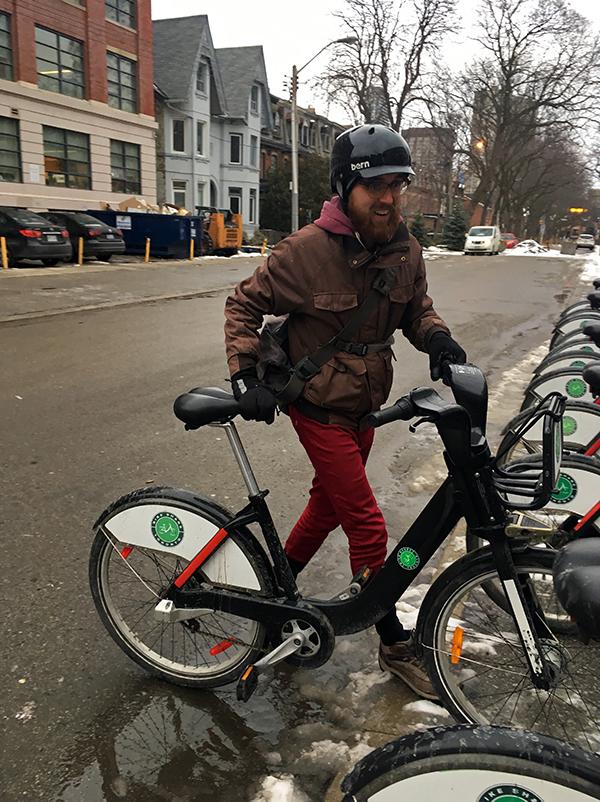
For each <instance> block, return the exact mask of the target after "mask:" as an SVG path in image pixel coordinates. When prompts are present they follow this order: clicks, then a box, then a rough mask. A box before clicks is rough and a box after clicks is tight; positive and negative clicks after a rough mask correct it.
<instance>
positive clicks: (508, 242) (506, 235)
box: [500, 231, 519, 248]
mask: <svg viewBox="0 0 600 802" xmlns="http://www.w3.org/2000/svg"><path fill="white" fill-rule="evenodd" d="M500 239H501V240H502V242H503V243H504V247H505V248H514V247H515V245H518V244H519V238H518V237H517V236H516V235H515V234H512V233H511V232H510V231H505V232H503V233H502V234H500Z"/></svg>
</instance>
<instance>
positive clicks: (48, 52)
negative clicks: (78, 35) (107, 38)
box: [35, 26, 85, 97]
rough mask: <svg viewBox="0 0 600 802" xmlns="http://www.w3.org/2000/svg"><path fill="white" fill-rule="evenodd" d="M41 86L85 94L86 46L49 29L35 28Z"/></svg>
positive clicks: (62, 93)
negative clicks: (84, 55) (84, 49)
mask: <svg viewBox="0 0 600 802" xmlns="http://www.w3.org/2000/svg"><path fill="white" fill-rule="evenodd" d="M35 56H36V63H37V75H38V86H39V87H40V89H49V90H50V91H51V92H60V93H61V95H70V96H71V97H83V95H84V86H85V82H84V77H83V45H82V44H81V42H78V41H77V40H76V39H70V38H69V37H68V36H63V35H62V34H58V33H54V31H49V30H47V29H46V28H39V27H37V26H36V29H35Z"/></svg>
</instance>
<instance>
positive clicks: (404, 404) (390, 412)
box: [362, 395, 416, 429]
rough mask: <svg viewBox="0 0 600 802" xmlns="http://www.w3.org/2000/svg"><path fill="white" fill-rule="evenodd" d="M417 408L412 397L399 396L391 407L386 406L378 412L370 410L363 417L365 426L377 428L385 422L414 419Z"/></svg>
mask: <svg viewBox="0 0 600 802" xmlns="http://www.w3.org/2000/svg"><path fill="white" fill-rule="evenodd" d="M415 414H416V413H415V409H414V406H413V403H412V401H411V400H410V398H409V397H408V396H407V395H405V396H403V397H402V398H399V399H398V400H397V401H396V403H395V404H392V406H391V407H385V408H384V409H380V410H378V411H377V412H370V413H369V414H368V415H365V417H364V418H363V419H362V424H363V426H371V427H372V428H374V429H376V428H377V427H378V426H383V425H384V424H385V423H392V421H395V420H412V418H414V417H415Z"/></svg>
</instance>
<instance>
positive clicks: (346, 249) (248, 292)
mask: <svg viewBox="0 0 600 802" xmlns="http://www.w3.org/2000/svg"><path fill="white" fill-rule="evenodd" d="M387 267H394V268H396V269H397V280H396V285H395V286H394V287H393V288H392V290H391V292H390V294H389V296H388V297H382V298H381V299H380V302H379V304H378V306H377V307H376V309H375V313H374V314H372V315H371V317H370V319H369V320H367V321H366V322H365V323H363V325H362V326H361V328H360V329H359V331H358V334H357V335H356V336H355V337H354V338H353V340H354V341H356V342H360V343H375V342H378V343H379V342H384V341H385V340H386V339H387V338H388V337H390V336H391V335H392V334H393V333H394V332H395V331H396V330H397V329H401V330H402V333H403V334H404V335H405V336H406V337H408V339H409V340H410V342H411V343H412V344H413V345H414V346H415V347H416V348H418V349H419V350H420V351H426V350H427V343H428V340H429V338H430V337H431V335H432V334H433V332H434V331H436V330H438V331H439V330H442V331H445V332H448V327H447V326H446V324H445V323H444V321H443V320H442V319H441V318H440V317H439V315H438V314H437V313H436V311H435V310H434V308H433V302H432V300H431V298H430V297H429V296H428V295H427V281H426V277H425V263H424V261H423V255H422V250H421V246H420V245H419V243H418V242H417V240H416V239H415V238H414V237H413V236H412V235H409V233H408V229H407V228H406V226H405V224H404V223H401V225H400V227H399V228H398V231H397V232H396V235H395V237H394V239H393V240H392V241H391V242H390V243H389V244H387V245H385V246H382V247H381V248H379V249H378V250H377V251H375V252H374V253H370V252H369V251H367V250H365V248H364V247H363V246H362V244H361V243H360V241H359V240H358V239H357V238H356V237H352V236H347V235H341V234H332V233H330V232H329V231H325V230H323V229H322V228H320V227H319V226H317V225H315V224H314V223H312V224H310V225H307V226H305V227H304V228H302V229H301V230H300V231H297V232H296V233H295V234H293V235H291V236H289V237H287V238H286V239H284V240H282V241H281V242H280V243H279V244H278V245H277V246H276V247H275V248H274V249H273V252H272V253H271V255H270V256H269V257H268V259H267V260H266V261H265V262H264V263H263V264H262V265H261V266H260V267H259V268H258V269H257V270H256V271H255V272H254V274H253V275H252V276H250V277H249V278H247V279H245V280H244V281H242V282H240V284H238V286H237V287H236V288H235V289H234V291H233V293H232V294H231V295H230V296H229V297H228V298H227V301H226V304H225V318H226V322H225V344H226V350H227V360H228V364H229V370H230V373H231V374H234V373H235V372H236V371H238V370H241V369H243V368H247V367H250V366H252V365H253V364H254V363H255V362H256V360H257V357H258V345H259V340H258V334H257V331H258V330H259V329H260V327H261V325H262V322H263V316H264V315H268V314H270V315H285V314H289V349H290V358H291V360H292V362H293V363H294V364H295V363H296V362H297V361H298V360H299V359H301V358H302V357H303V356H306V355H310V354H312V353H314V352H315V351H316V350H317V349H318V348H319V347H320V346H321V345H324V344H325V343H326V342H327V341H328V340H330V339H331V338H332V337H333V336H334V335H335V334H336V333H338V332H339V331H340V330H341V329H342V327H343V326H345V325H346V323H347V322H348V321H349V320H350V318H351V317H352V315H353V314H355V312H356V310H357V308H358V307H359V305H360V304H361V303H362V302H363V300H364V299H365V297H366V296H367V294H368V292H369V290H370V288H371V284H372V282H373V279H374V278H375V275H376V270H378V269H381V268H387ZM391 384H392V350H391V348H387V349H385V350H382V351H379V352H376V353H371V354H368V355H366V356H364V357H360V356H354V355H350V354H347V353H345V352H339V353H338V354H337V355H336V356H335V357H333V359H331V360H330V361H329V362H327V363H326V364H325V365H324V366H323V367H322V368H321V371H320V372H319V373H318V374H317V375H316V376H314V377H313V378H312V379H310V380H309V381H308V382H307V384H306V385H305V388H304V396H303V398H300V399H298V401H297V402H296V406H298V408H299V409H300V410H301V411H302V412H303V413H304V414H306V415H308V416H309V417H313V418H316V419H317V420H321V421H322V422H327V423H338V424H341V425H346V426H348V425H350V426H356V425H357V423H358V421H359V420H360V418H361V417H362V416H363V415H365V414H366V413H367V412H370V411H372V410H376V409H379V407H380V406H381V405H382V404H383V403H384V402H385V401H386V399H387V397H388V394H389V392H390V388H391Z"/></svg>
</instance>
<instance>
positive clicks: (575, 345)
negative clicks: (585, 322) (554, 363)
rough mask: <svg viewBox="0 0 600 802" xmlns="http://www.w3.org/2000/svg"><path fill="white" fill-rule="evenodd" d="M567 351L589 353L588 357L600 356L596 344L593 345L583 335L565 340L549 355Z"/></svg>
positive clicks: (599, 349) (599, 350)
mask: <svg viewBox="0 0 600 802" xmlns="http://www.w3.org/2000/svg"><path fill="white" fill-rule="evenodd" d="M568 351H589V353H590V355H593V354H600V348H599V347H598V346H597V345H596V343H593V342H592V341H591V340H590V338H589V337H586V336H585V334H582V335H581V336H577V337H574V338H573V339H571V340H567V341H566V342H565V343H564V344H563V345H557V346H556V348H553V349H552V351H551V353H553V354H558V353H561V354H562V353H563V352H568ZM596 358H598V357H596Z"/></svg>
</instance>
